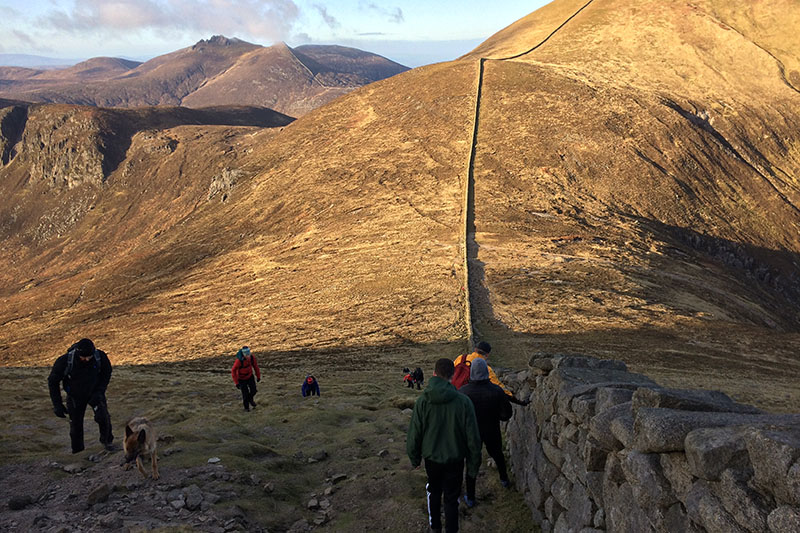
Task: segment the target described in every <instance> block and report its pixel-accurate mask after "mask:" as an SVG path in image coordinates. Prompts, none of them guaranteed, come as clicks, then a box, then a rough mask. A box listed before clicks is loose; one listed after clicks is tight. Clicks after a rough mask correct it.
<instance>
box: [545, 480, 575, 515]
mask: <svg viewBox="0 0 800 533" xmlns="http://www.w3.org/2000/svg"><path fill="white" fill-rule="evenodd" d="M550 493H551V494H552V495H553V498H555V499H556V501H557V502H558V504H559V505H560V506H561V507H563V508H565V509H566V508H568V507H569V498H570V495H571V493H572V483H570V482H569V480H568V479H567V478H565V477H564V476H559V477H558V479H556V480H555V481H554V482H553V486H552V488H551V490H550ZM547 518H551V517H550V516H548V517H547Z"/></svg>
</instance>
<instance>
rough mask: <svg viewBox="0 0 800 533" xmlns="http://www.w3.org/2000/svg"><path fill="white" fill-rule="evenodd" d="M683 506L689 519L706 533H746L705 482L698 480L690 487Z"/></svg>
mask: <svg viewBox="0 0 800 533" xmlns="http://www.w3.org/2000/svg"><path fill="white" fill-rule="evenodd" d="M685 505H686V512H687V514H688V515H689V518H690V519H691V520H692V521H694V522H695V523H697V524H699V525H700V526H702V527H704V528H705V529H706V531H708V533H746V530H745V529H744V528H743V527H741V526H740V525H739V524H738V523H737V522H736V520H735V519H734V518H733V517H732V516H731V515H730V514H729V513H728V511H726V510H725V508H724V507H723V505H722V503H721V502H720V501H719V499H717V497H716V496H714V494H713V492H712V491H711V489H710V488H709V485H708V482H707V481H704V480H699V481H696V482H695V483H694V485H692V488H691V489H690V490H689V493H688V494H687V495H686V502H685Z"/></svg>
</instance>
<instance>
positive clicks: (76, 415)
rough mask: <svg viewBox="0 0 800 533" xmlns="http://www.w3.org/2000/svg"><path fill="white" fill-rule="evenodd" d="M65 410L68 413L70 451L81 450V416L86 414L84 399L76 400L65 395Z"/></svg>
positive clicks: (76, 451)
mask: <svg viewBox="0 0 800 533" xmlns="http://www.w3.org/2000/svg"><path fill="white" fill-rule="evenodd" d="M67 412H68V413H69V438H70V441H71V443H72V453H78V452H80V451H83V448H84V447H83V416H84V415H85V414H86V401H80V400H78V401H76V400H75V399H74V398H72V397H70V396H67Z"/></svg>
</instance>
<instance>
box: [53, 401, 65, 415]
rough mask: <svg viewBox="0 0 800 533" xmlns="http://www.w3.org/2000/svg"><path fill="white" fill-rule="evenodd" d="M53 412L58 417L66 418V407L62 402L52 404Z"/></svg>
mask: <svg viewBox="0 0 800 533" xmlns="http://www.w3.org/2000/svg"><path fill="white" fill-rule="evenodd" d="M53 412H54V413H55V414H56V416H57V417H58V418H67V408H66V407H64V404H63V403H60V404H58V405H54V406H53Z"/></svg>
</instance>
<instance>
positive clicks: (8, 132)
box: [0, 105, 28, 165]
mask: <svg viewBox="0 0 800 533" xmlns="http://www.w3.org/2000/svg"><path fill="white" fill-rule="evenodd" d="M27 117H28V108H27V107H26V106H21V105H15V106H8V107H4V108H2V109H0V163H2V164H3V165H7V164H8V162H9V161H10V160H11V159H12V158H13V157H14V153H15V150H14V147H15V145H16V144H17V143H18V142H19V140H20V137H22V131H23V130H24V129H25V120H26V119H27Z"/></svg>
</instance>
